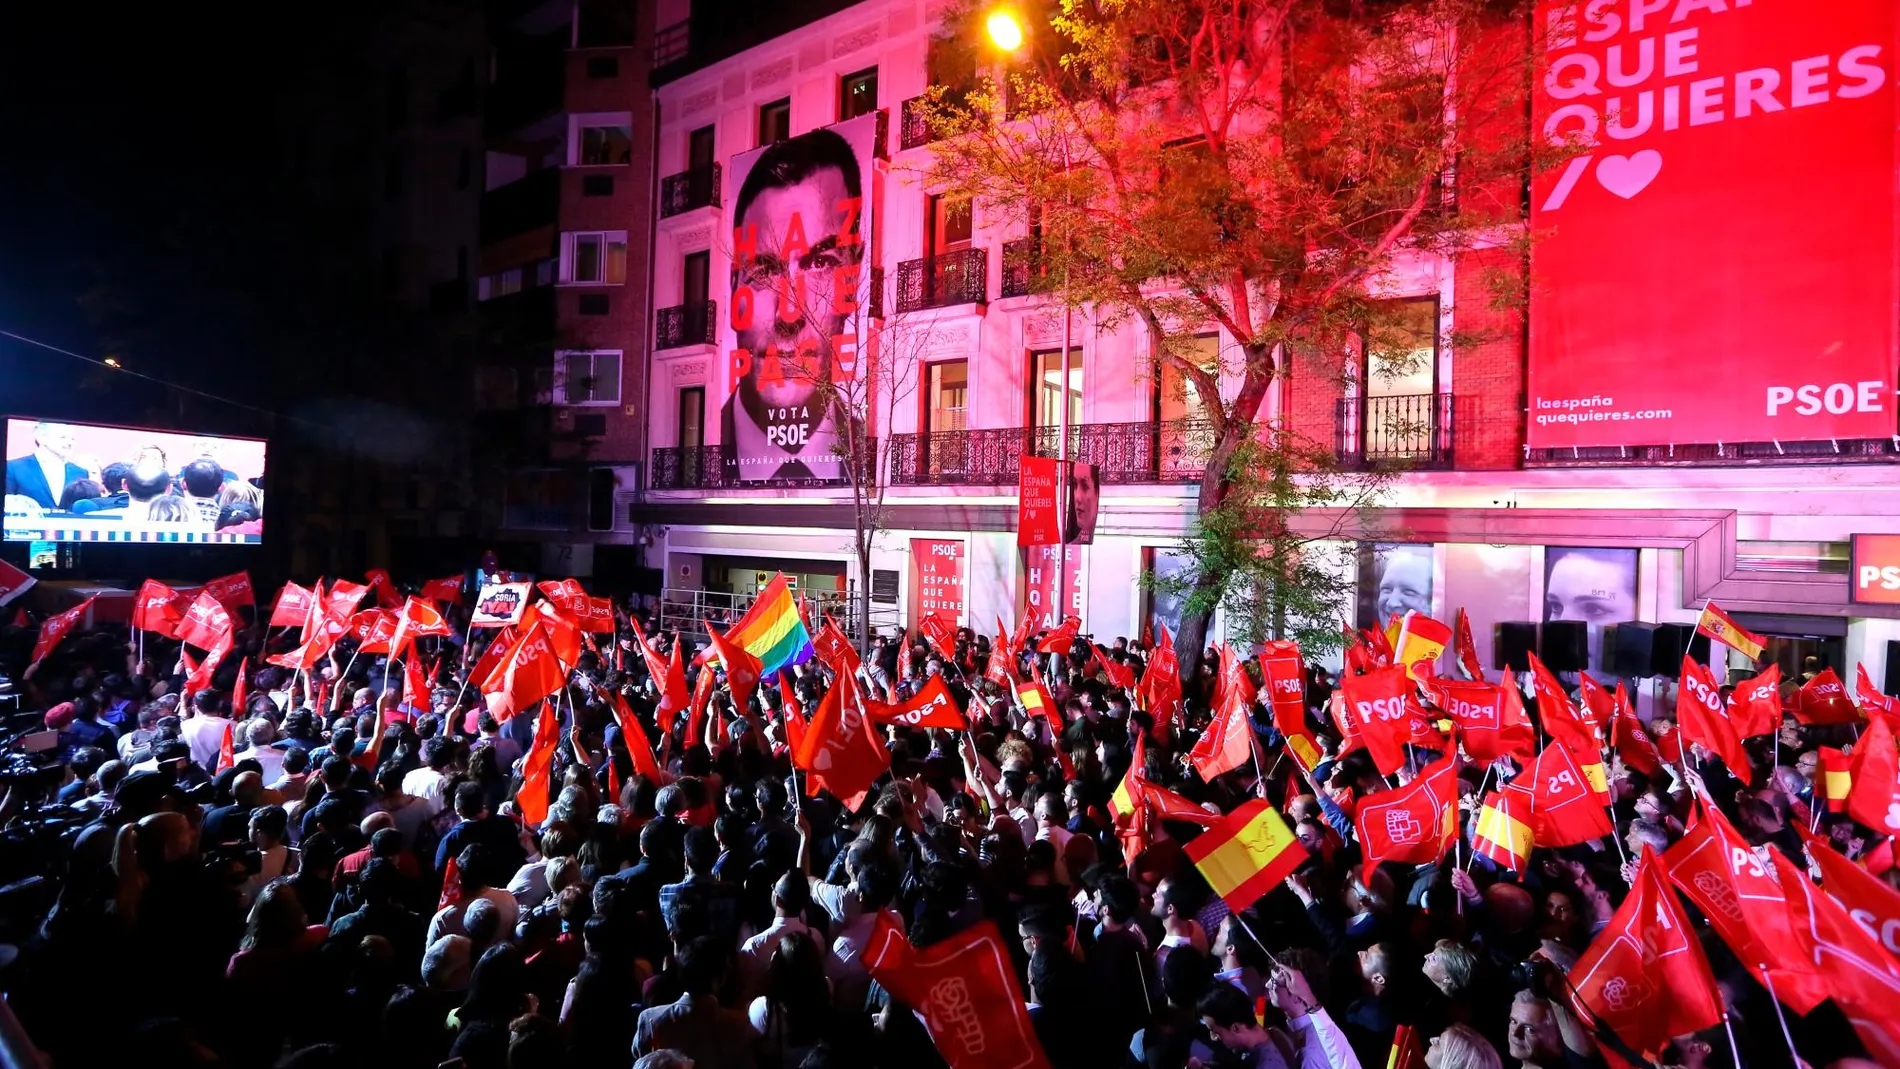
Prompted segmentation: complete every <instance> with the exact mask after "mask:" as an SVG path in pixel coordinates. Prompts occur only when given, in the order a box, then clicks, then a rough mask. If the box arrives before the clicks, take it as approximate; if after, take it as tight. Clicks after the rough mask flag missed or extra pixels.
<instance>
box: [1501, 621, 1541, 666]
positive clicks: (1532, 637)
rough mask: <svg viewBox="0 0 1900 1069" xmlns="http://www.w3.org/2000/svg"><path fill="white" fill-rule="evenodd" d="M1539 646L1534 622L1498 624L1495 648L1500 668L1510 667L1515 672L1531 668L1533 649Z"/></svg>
mask: <svg viewBox="0 0 1900 1069" xmlns="http://www.w3.org/2000/svg"><path fill="white" fill-rule="evenodd" d="M1536 648H1537V625H1536V624H1532V623H1504V624H1499V625H1497V637H1496V642H1495V646H1494V649H1495V651H1496V653H1497V657H1496V664H1497V665H1498V666H1499V667H1500V668H1509V669H1510V670H1511V671H1513V672H1528V671H1530V670H1531V658H1530V654H1531V651H1532V650H1534V649H1536Z"/></svg>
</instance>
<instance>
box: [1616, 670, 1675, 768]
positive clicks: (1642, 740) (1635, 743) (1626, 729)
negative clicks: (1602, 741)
mask: <svg viewBox="0 0 1900 1069" xmlns="http://www.w3.org/2000/svg"><path fill="white" fill-rule="evenodd" d="M1610 745H1611V746H1614V747H1615V748H1616V753H1617V756H1619V757H1621V758H1622V759H1623V763H1624V764H1626V765H1628V766H1630V767H1631V768H1634V769H1636V770H1638V771H1640V772H1642V773H1643V774H1644V775H1646V776H1655V775H1658V774H1659V773H1661V772H1662V767H1663V760H1662V754H1661V753H1660V752H1658V751H1657V749H1656V740H1654V739H1652V738H1650V737H1649V729H1647V728H1645V727H1643V722H1642V721H1641V720H1639V719H1637V716H1636V710H1635V709H1634V708H1632V707H1631V706H1630V696H1629V692H1628V691H1626V690H1624V689H1623V684H1622V682H1621V681H1620V680H1619V681H1618V682H1617V684H1616V717H1615V718H1614V719H1613V720H1611V721H1610Z"/></svg>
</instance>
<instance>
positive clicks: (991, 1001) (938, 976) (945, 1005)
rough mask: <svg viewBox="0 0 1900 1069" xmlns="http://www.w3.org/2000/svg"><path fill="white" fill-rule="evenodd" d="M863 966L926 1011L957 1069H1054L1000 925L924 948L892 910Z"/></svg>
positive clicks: (882, 918)
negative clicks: (918, 946) (895, 920)
mask: <svg viewBox="0 0 1900 1069" xmlns="http://www.w3.org/2000/svg"><path fill="white" fill-rule="evenodd" d="M863 961H864V966H865V968H867V969H869V970H870V972H871V977H872V978H873V979H875V980H876V981H877V982H878V983H879V984H881V985H883V987H884V988H885V989H887V990H888V991H890V992H891V994H892V995H894V996H896V998H897V999H898V1000H899V1001H900V1002H902V1003H904V1004H905V1005H907V1006H916V1007H919V1008H920V1009H919V1012H921V1013H922V1015H923V1018H924V1027H925V1028H926V1029H927V1030H928V1031H929V1032H930V1038H931V1041H932V1043H933V1044H934V1045H935V1046H936V1049H937V1053H939V1054H941V1055H942V1056H943V1060H944V1061H945V1062H946V1063H948V1064H949V1066H950V1069H1047V1067H1048V1065H1049V1060H1048V1058H1047V1057H1045V1056H1044V1055H1043V1051H1042V1044H1041V1043H1040V1042H1039V1041H1038V1040H1037V1039H1036V1028H1035V1022H1033V1021H1032V1020H1031V1019H1030V1017H1029V1010H1028V1003H1027V1002H1025V1001H1024V999H1023V993H1022V990H1021V988H1020V987H1019V986H1018V985H1017V983H1016V967H1015V965H1014V964H1013V963H1012V961H1011V960H1010V955H1009V947H1008V944H1006V943H1004V942H1003V937H1002V935H1001V934H1000V933H998V932H997V930H996V923H995V922H994V921H987V920H986V921H982V922H979V923H978V924H975V925H973V926H971V927H969V928H965V929H964V930H962V931H961V932H958V933H957V934H955V935H952V936H950V937H949V938H947V939H944V940H941V941H939V942H936V943H932V944H931V945H930V946H928V947H926V948H924V949H922V950H917V949H914V948H913V947H912V946H911V944H910V941H909V940H908V939H906V938H905V937H904V933H903V931H902V930H900V929H899V928H898V927H897V925H895V924H894V923H892V922H891V920H890V917H889V914H888V913H885V914H880V915H879V916H878V919H877V924H876V926H875V927H873V928H872V929H871V938H870V941H869V942H868V943H867V944H866V945H865V949H864V955H863Z"/></svg>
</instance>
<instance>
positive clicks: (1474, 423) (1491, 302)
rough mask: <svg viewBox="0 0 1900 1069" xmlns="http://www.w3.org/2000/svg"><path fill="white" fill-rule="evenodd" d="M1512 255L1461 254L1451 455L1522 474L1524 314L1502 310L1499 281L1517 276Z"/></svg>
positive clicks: (1463, 463) (1467, 463) (1516, 308)
mask: <svg viewBox="0 0 1900 1069" xmlns="http://www.w3.org/2000/svg"><path fill="white" fill-rule="evenodd" d="M1520 262H1521V261H1520V260H1519V259H1518V254H1517V253H1516V252H1515V251H1512V250H1503V249H1493V250H1481V251H1476V252H1470V253H1465V254H1463V255H1460V256H1459V257H1458V260H1457V265H1456V275H1455V278H1456V286H1457V298H1458V301H1457V306H1456V307H1455V308H1454V309H1453V322H1454V323H1455V327H1454V332H1455V334H1456V335H1457V336H1458V337H1457V340H1458V341H1459V342H1460V343H1461V344H1459V345H1458V347H1457V348H1456V349H1454V351H1453V353H1452V363H1451V386H1452V393H1453V395H1454V396H1453V399H1452V404H1453V406H1454V407H1453V414H1452V434H1453V438H1452V448H1453V450H1454V454H1453V456H1454V459H1455V461H1456V464H1457V466H1458V467H1459V468H1466V469H1473V470H1497V469H1505V468H1516V467H1519V466H1521V465H1522V464H1523V457H1524V312H1523V309H1522V307H1521V304H1513V305H1511V306H1508V307H1500V306H1499V305H1498V302H1497V301H1496V300H1495V290H1496V289H1497V286H1498V284H1499V277H1500V276H1508V277H1516V276H1517V275H1518V274H1519V273H1520V272H1519V264H1520Z"/></svg>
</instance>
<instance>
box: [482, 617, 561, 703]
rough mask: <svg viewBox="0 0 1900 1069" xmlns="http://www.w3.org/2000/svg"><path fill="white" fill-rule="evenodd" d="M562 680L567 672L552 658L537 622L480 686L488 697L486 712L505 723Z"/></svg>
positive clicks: (545, 634)
mask: <svg viewBox="0 0 1900 1069" xmlns="http://www.w3.org/2000/svg"><path fill="white" fill-rule="evenodd" d="M566 679H567V671H566V670H565V669H564V668H562V667H561V662H560V659H559V658H557V657H555V655H554V647H553V643H552V642H551V641H550V640H549V639H548V634H547V631H546V629H545V628H543V627H542V626H541V622H540V621H539V620H537V621H535V622H534V624H533V625H532V626H530V627H529V628H528V630H527V631H526V633H524V634H523V635H522V636H521V641H519V642H517V643H515V644H514V647H513V648H512V649H510V650H509V651H508V653H507V656H506V657H505V658H504V659H503V660H502V662H501V664H499V665H497V666H496V668H495V672H494V674H493V675H492V676H491V677H490V678H489V679H488V680H487V681H486V682H485V683H483V685H482V692H483V693H484V694H487V695H489V697H490V700H489V703H488V709H489V712H491V713H493V714H494V716H495V719H497V720H507V719H510V718H512V717H513V716H515V715H516V714H517V713H519V712H521V711H522V710H524V709H526V708H528V707H529V706H531V705H533V704H534V703H535V702H538V701H540V700H541V699H543V698H546V697H547V696H548V695H550V694H554V693H556V692H558V691H559V690H560V689H561V686H562V684H563V683H564V682H566Z"/></svg>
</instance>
